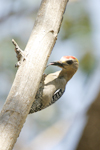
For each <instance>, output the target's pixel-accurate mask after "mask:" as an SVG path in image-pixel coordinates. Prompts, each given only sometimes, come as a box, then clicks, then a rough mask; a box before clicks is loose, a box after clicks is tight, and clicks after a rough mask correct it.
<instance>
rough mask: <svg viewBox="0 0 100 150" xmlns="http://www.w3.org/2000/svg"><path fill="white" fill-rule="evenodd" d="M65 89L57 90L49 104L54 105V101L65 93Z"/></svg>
mask: <svg viewBox="0 0 100 150" xmlns="http://www.w3.org/2000/svg"><path fill="white" fill-rule="evenodd" d="M64 91H65V90H62V89H58V90H57V91H55V92H54V95H53V96H52V100H51V102H50V104H49V105H52V104H53V103H55V102H56V101H57V100H58V99H59V98H60V97H61V96H62V95H63V93H64Z"/></svg>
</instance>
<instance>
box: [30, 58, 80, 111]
mask: <svg viewBox="0 0 100 150" xmlns="http://www.w3.org/2000/svg"><path fill="white" fill-rule="evenodd" d="M49 65H55V66H58V67H60V68H62V70H60V71H57V72H54V73H50V74H48V75H44V76H45V77H44V81H43V87H42V88H41V86H40V88H39V90H38V91H37V94H36V97H35V101H34V102H33V104H32V107H31V110H30V112H29V113H34V112H37V111H40V110H42V109H44V108H46V107H48V106H50V105H52V104H53V103H55V102H56V101H57V100H58V99H59V98H60V97H61V96H62V95H63V93H64V91H65V87H66V84H67V82H68V81H69V80H70V79H71V78H72V76H73V75H74V74H75V72H76V71H77V69H78V66H79V62H78V59H77V58H75V57H74V56H63V57H62V58H61V59H60V60H59V61H56V62H51V63H50V64H49ZM49 65H48V66H49ZM40 93H41V94H40ZM39 95H40V96H39Z"/></svg>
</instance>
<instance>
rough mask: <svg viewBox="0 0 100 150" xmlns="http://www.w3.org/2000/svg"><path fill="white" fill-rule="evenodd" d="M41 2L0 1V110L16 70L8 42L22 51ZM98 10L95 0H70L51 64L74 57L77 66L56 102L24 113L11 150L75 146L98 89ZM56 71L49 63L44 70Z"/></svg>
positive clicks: (99, 5)
mask: <svg viewBox="0 0 100 150" xmlns="http://www.w3.org/2000/svg"><path fill="white" fill-rule="evenodd" d="M40 3H41V0H34V1H33V0H28V1H27V0H21V1H20V0H7V1H6V0H3V1H2V0H0V110H1V109H2V106H3V104H4V102H5V100H6V97H7V95H8V93H9V91H10V88H11V85H12V83H13V80H14V77H15V74H16V71H17V69H16V68H15V67H14V66H15V63H16V62H17V58H16V54H15V52H14V46H13V44H12V42H11V40H12V38H13V39H15V41H16V42H17V43H18V45H19V46H20V47H21V48H22V49H23V50H24V48H25V46H26V44H27V41H28V39H29V37H30V34H31V31H32V28H33V26H34V21H35V18H36V15H37V12H38V9H39V6H40ZM99 14H100V1H99V0H92V1H91V0H69V3H68V5H67V8H66V11H65V14H64V17H63V22H62V26H61V29H60V32H59V35H58V40H57V42H56V45H55V47H54V49H53V51H52V54H51V56H50V58H49V62H50V61H56V60H59V59H60V58H61V57H62V56H64V55H73V56H75V57H77V58H78V60H79V70H78V71H77V73H76V74H75V75H74V77H73V78H72V79H71V81H69V83H68V85H67V86H66V92H65V94H64V95H63V96H62V97H61V99H60V100H59V101H58V102H57V103H55V104H54V105H53V106H51V107H49V108H47V109H45V110H43V111H41V112H37V113H34V114H32V115H29V116H28V117H27V120H26V123H25V124H24V127H23V129H22V131H21V133H20V137H19V138H18V140H17V142H16V144H15V147H14V150H28V149H30V150H33V149H34V150H39V149H41V150H47V149H48V150H75V149H76V147H77V145H78V142H79V139H80V137H81V134H82V131H83V129H84V126H85V124H86V121H87V117H86V115H85V114H86V112H87V110H88V108H89V106H90V105H91V103H92V102H93V101H94V100H95V98H96V97H97V95H98V94H99V91H100V17H99ZM58 17H59V16H58ZM49 62H48V63H49ZM57 70H59V68H57V67H54V66H50V67H48V68H47V69H46V70H45V73H50V72H55V71H57ZM72 143H73V144H72Z"/></svg>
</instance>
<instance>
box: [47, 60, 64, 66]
mask: <svg viewBox="0 0 100 150" xmlns="http://www.w3.org/2000/svg"><path fill="white" fill-rule="evenodd" d="M50 65H54V66H58V67H61V68H63V67H64V64H63V63H62V62H60V61H56V62H51V63H50V64H48V65H47V67H48V66H50Z"/></svg>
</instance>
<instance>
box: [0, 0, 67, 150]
mask: <svg viewBox="0 0 100 150" xmlns="http://www.w3.org/2000/svg"><path fill="white" fill-rule="evenodd" d="M67 2H68V0H42V3H41V6H40V10H39V12H38V15H37V18H36V21H35V25H34V28H33V31H32V34H31V36H30V39H29V41H28V44H27V46H26V48H25V51H24V54H25V56H26V59H23V60H22V61H21V66H20V67H19V69H18V71H17V73H16V77H15V80H14V82H13V85H12V88H11V90H10V93H9V95H8V97H7V100H6V102H5V104H4V106H3V109H2V111H1V114H0V150H11V149H12V148H13V146H14V144H15V142H16V140H17V137H18V136H19V133H20V131H21V128H22V127H23V124H24V122H25V120H26V117H27V115H28V112H29V110H30V108H31V105H32V103H33V101H34V97H35V95H36V92H37V89H38V86H39V83H40V80H41V77H42V74H43V72H44V69H45V66H46V63H47V60H48V58H49V56H50V53H51V51H52V48H53V46H54V44H55V42H56V39H57V34H58V32H59V28H60V25H61V21H62V17H63V13H64V10H65V7H66V4H67Z"/></svg>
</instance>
